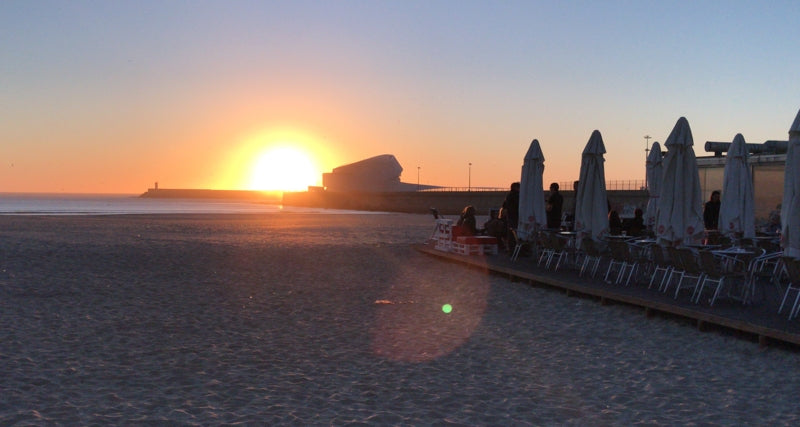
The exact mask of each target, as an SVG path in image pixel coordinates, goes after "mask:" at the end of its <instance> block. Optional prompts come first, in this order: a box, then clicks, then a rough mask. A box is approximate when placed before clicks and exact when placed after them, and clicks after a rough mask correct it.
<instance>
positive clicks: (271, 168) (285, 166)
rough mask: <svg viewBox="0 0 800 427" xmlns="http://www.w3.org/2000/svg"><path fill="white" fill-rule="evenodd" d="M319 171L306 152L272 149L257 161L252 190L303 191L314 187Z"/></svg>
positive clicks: (252, 179) (285, 148)
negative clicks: (310, 186)
mask: <svg viewBox="0 0 800 427" xmlns="http://www.w3.org/2000/svg"><path fill="white" fill-rule="evenodd" d="M318 178H319V171H318V170H317V168H316V167H315V166H314V164H313V162H312V161H311V159H310V158H309V156H308V155H306V154H305V153H304V152H302V151H300V150H298V149H296V148H294V147H288V146H279V147H272V148H269V149H267V150H266V151H264V152H263V153H261V154H260V155H259V156H258V158H257V159H256V160H255V163H254V165H253V171H252V175H251V180H250V188H251V189H253V190H264V191H302V190H306V189H307V188H308V186H309V185H314V184H315V183H316V182H317V180H318Z"/></svg>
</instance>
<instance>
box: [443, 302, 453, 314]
mask: <svg viewBox="0 0 800 427" xmlns="http://www.w3.org/2000/svg"><path fill="white" fill-rule="evenodd" d="M442 311H443V312H445V313H450V312H451V311H453V306H452V305H450V304H445V305H443V306H442Z"/></svg>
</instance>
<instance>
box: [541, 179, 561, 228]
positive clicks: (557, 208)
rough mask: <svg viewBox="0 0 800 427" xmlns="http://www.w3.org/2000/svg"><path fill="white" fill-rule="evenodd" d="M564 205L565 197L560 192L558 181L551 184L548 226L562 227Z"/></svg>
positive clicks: (548, 199) (548, 201) (547, 206)
mask: <svg viewBox="0 0 800 427" xmlns="http://www.w3.org/2000/svg"><path fill="white" fill-rule="evenodd" d="M563 206H564V197H562V196H561V193H559V192H558V183H557V182H554V183H552V184H550V196H548V197H547V205H545V210H546V211H547V228H556V229H558V228H561V209H562V207H563Z"/></svg>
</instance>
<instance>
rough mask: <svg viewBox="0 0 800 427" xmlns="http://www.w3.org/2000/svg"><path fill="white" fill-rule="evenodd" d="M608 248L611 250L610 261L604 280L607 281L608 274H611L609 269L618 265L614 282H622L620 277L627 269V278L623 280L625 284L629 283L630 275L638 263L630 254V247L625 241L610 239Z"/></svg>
mask: <svg viewBox="0 0 800 427" xmlns="http://www.w3.org/2000/svg"><path fill="white" fill-rule="evenodd" d="M608 248H609V249H610V250H611V262H610V263H609V264H608V270H606V277H605V279H604V280H605V281H606V282H608V276H609V275H610V274H611V271H612V270H613V269H614V267H618V270H617V278H616V279H615V280H614V283H622V278H623V276H624V275H625V272H626V271H627V272H628V278H627V279H626V280H625V285H626V286H627V285H629V284H630V282H631V277H632V276H633V273H634V271H636V268H637V266H638V265H639V264H638V262H637V261H636V260H635V259H634V258H633V257H632V256H631V252H630V249H629V248H628V245H627V244H626V243H625V242H621V241H617V240H610V241H609V242H608Z"/></svg>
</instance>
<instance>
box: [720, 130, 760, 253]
mask: <svg viewBox="0 0 800 427" xmlns="http://www.w3.org/2000/svg"><path fill="white" fill-rule="evenodd" d="M747 157H748V151H747V146H746V145H745V141H744V137H743V136H742V134H736V137H734V138H733V143H732V144H731V147H730V148H729V149H728V154H727V157H726V159H725V175H724V180H723V183H722V203H721V204H720V207H719V229H720V231H721V232H722V233H723V234H725V235H728V236H730V237H732V238H736V237H738V236H741V237H744V238H745V239H748V238H753V237H755V236H756V225H755V224H756V220H755V200H754V198H753V179H752V177H751V176H750V167H749V166H748V165H747Z"/></svg>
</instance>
